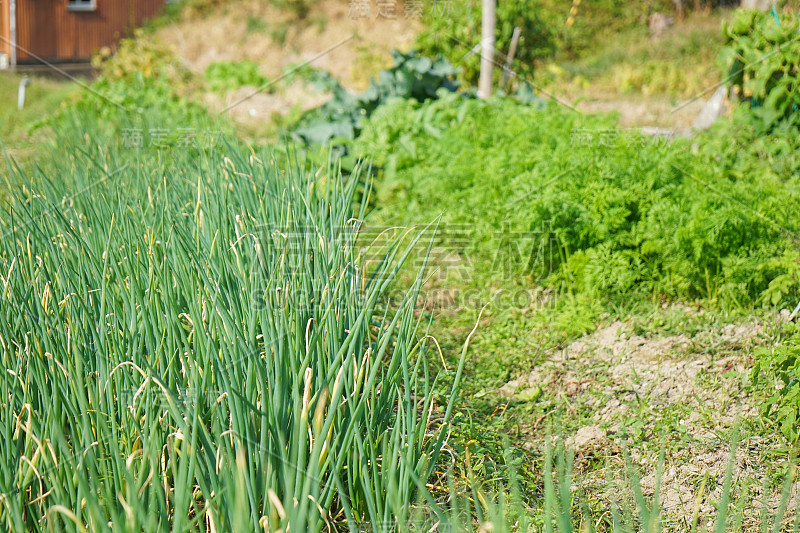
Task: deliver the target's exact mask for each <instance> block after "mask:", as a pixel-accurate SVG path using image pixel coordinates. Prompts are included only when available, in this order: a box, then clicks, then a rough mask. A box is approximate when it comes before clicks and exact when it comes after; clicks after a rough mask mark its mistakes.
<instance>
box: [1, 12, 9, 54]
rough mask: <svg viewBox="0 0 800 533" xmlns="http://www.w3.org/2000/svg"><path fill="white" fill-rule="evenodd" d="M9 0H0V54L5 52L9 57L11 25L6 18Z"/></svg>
mask: <svg viewBox="0 0 800 533" xmlns="http://www.w3.org/2000/svg"><path fill="white" fill-rule="evenodd" d="M8 3H9V0H0V37H2V39H0V54H6V55H8V56H9V59H10V58H11V44H10V43H9V41H10V40H11V27H10V26H9V20H8Z"/></svg>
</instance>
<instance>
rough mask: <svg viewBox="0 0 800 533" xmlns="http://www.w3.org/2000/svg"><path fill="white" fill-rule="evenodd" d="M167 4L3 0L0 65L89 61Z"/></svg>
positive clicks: (144, 0)
mask: <svg viewBox="0 0 800 533" xmlns="http://www.w3.org/2000/svg"><path fill="white" fill-rule="evenodd" d="M166 1H167V0H0V67H1V66H5V65H11V66H13V65H15V64H26V63H27V64H31V63H40V62H41V61H42V60H44V61H48V62H70V61H85V60H88V59H90V58H91V56H92V54H93V53H94V52H96V51H97V50H98V49H99V48H101V47H103V46H110V45H112V44H114V43H115V42H116V41H117V40H118V39H119V38H120V37H124V36H125V35H126V34H129V33H130V32H131V30H132V29H133V28H134V27H136V26H139V25H141V24H142V22H143V21H144V20H145V19H148V18H152V17H154V16H155V15H157V14H158V11H159V9H161V7H162V6H163V5H164V4H165V3H166Z"/></svg>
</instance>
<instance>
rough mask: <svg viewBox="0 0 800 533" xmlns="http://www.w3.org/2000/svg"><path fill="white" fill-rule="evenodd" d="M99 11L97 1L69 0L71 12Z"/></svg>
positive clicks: (68, 6)
mask: <svg viewBox="0 0 800 533" xmlns="http://www.w3.org/2000/svg"><path fill="white" fill-rule="evenodd" d="M96 9H97V0H69V4H67V10H69V11H94V10H96Z"/></svg>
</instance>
